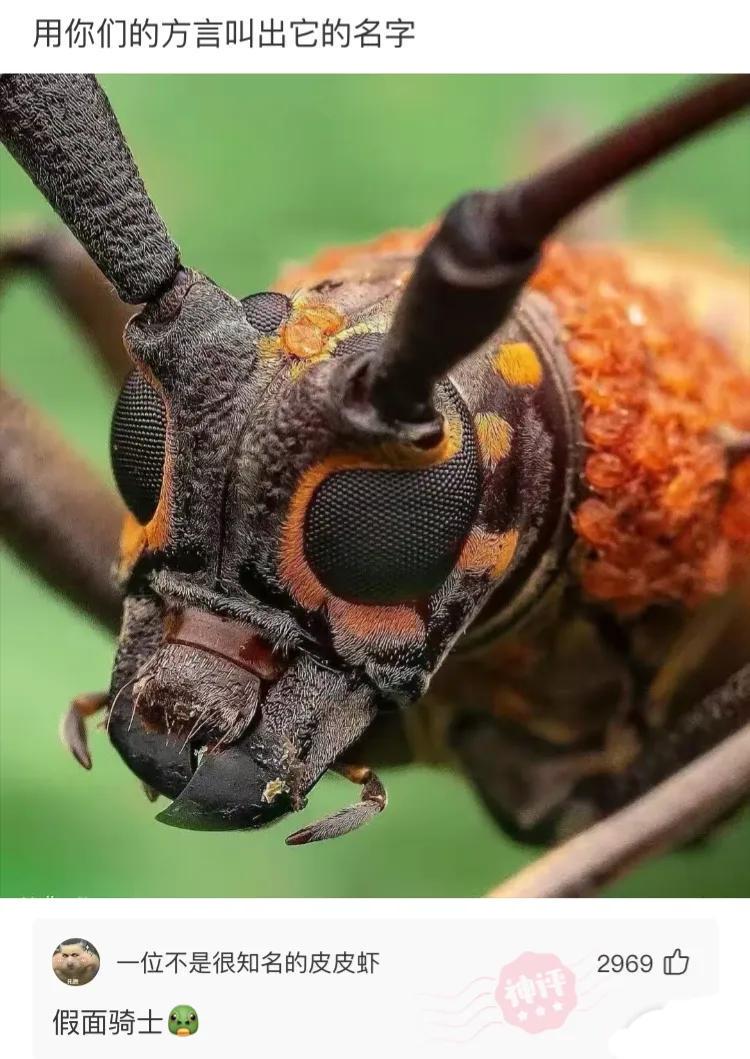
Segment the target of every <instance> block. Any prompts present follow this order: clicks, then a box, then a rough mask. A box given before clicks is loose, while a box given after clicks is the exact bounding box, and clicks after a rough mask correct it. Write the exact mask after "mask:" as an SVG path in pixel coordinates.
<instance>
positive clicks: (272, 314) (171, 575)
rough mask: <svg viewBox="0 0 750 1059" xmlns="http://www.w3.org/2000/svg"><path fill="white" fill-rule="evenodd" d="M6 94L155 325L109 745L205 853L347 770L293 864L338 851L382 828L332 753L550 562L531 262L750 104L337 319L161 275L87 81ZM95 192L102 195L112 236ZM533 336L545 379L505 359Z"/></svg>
mask: <svg viewBox="0 0 750 1059" xmlns="http://www.w3.org/2000/svg"><path fill="white" fill-rule="evenodd" d="M24 85H25V91H29V90H31V91H34V92H37V93H41V94H42V95H44V94H45V93H46V112H47V113H48V114H49V117H50V128H49V129H47V130H44V129H43V130H42V135H41V141H43V143H46V142H49V143H50V144H52V145H53V147H56V148H57V150H56V151H55V150H52V149H51V148H50V151H49V159H50V162H49V165H48V167H47V168H45V158H44V146H42V149H41V154H42V158H41V159H40V158H39V153H40V146H39V144H40V136H39V135H37V138H36V140H35V141H34V144H33V145H32V146H31V147H30V146H29V144H28V143H27V142H26V141H25V140H24V138H23V137H24V135H25V134H24V132H23V129H22V127H21V126H19V129H20V131H17V132H16V133H15V134H14V135H15V139H13V138H12V137H11V142H10V144H9V146H10V147H11V150H13V151H14V153H15V154H16V155H17V157H19V158H20V159H21V161H22V162H23V164H25V165H26V167H27V168H28V169H29V170H30V171H31V172H32V173H33V175H34V178H35V180H36V181H37V183H38V184H39V185H40V187H42V190H43V191H44V192H45V194H47V197H48V198H49V199H50V201H52V203H53V205H54V206H55V208H56V209H57V210H58V212H60V213H61V214H62V216H63V218H64V219H65V220H66V221H67V223H68V224H69V226H70V227H71V228H72V229H73V230H74V232H75V233H76V234H77V235H78V236H79V238H81V239H82V241H83V242H84V245H85V246H86V247H87V249H88V250H89V252H90V253H91V254H92V256H93V257H94V259H95V260H96V261H97V263H98V264H99V265H100V267H101V268H102V270H103V271H104V272H105V274H106V275H107V276H108V277H109V278H110V279H111V280H112V281H113V282H114V283H115V286H116V287H117V289H118V291H119V293H120V294H121V296H122V297H123V298H124V299H125V300H127V301H130V302H132V303H145V305H144V307H143V308H142V310H141V311H140V312H139V313H138V315H136V316H135V317H134V318H133V319H132V320H131V321H130V323H129V324H128V326H127V328H126V333H125V341H126V345H127V348H128V350H129V352H130V355H131V357H132V359H133V362H134V370H133V372H132V373H131V375H130V376H129V377H128V379H127V380H126V382H125V384H124V386H123V389H122V391H121V393H120V396H119V398H118V401H117V405H116V408H115V411H114V416H113V422H112V435H111V438H112V446H111V447H112V463H113V469H114V474H115V478H116V480H117V483H118V486H119V488H120V491H121V493H122V496H123V498H124V500H125V502H126V504H127V506H128V508H129V512H130V514H129V515H128V518H127V521H126V525H125V528H124V531H123V538H122V554H121V560H120V576H121V578H122V582H123V586H124V592H125V603H124V616H123V624H122V631H121V635H120V643H119V649H118V653H117V659H116V663H115V667H114V673H113V680H112V687H111V692H110V697H109V710H108V717H107V727H108V730H109V734H110V738H111V740H112V742H113V743H114V745H115V746H116V748H117V750H118V751H119V753H120V754H121V756H122V757H123V759H124V760H125V761H126V762H127V764H128V765H129V767H130V768H131V769H132V770H133V772H135V773H136V774H137V775H138V776H139V777H140V778H141V780H143V782H144V783H145V784H146V785H147V787H148V788H149V789H152V790H154V791H156V792H159V793H162V794H165V795H167V796H169V797H170V798H172V799H173V801H172V804H171V805H170V806H169V807H168V808H167V809H165V810H164V811H163V812H162V813H161V814H160V817H159V819H161V820H163V821H164V822H167V823H171V824H175V825H177V826H181V827H189V828H195V829H209V830H210V829H236V828H255V827H258V826H261V825H263V824H267V823H269V822H271V821H273V820H275V819H277V818H278V817H280V816H283V815H285V814H286V813H288V812H290V811H292V810H296V809H299V808H301V807H302V806H303V805H304V804H305V801H306V798H307V795H308V793H309V792H310V790H311V788H312V787H313V786H314V785H315V783H316V782H317V781H318V779H319V778H320V777H321V776H322V775H323V774H324V773H325V772H326V770H328V769H330V768H337V769H340V770H341V769H343V770H344V771H345V772H346V774H348V775H349V776H350V777H351V778H353V779H355V780H357V781H359V782H361V783H362V784H363V797H362V800H361V801H360V802H359V803H358V804H357V805H355V806H352V807H350V808H348V809H344V810H342V811H340V812H339V813H336V814H334V815H333V816H331V817H328V818H327V819H326V820H323V821H321V822H320V823H319V824H314V825H312V826H310V827H308V828H306V829H304V830H303V831H301V832H298V833H297V834H296V835H293V836H292V837H291V838H290V839H289V840H288V841H290V842H292V843H297V842H306V841H311V840H316V839H320V838H326V837H332V836H334V835H338V834H343V833H345V832H346V831H349V830H351V829H352V828H353V827H356V826H359V825H360V824H361V823H363V822H365V821H366V820H367V819H369V818H370V817H371V816H372V815H374V814H375V813H376V812H378V811H380V809H382V808H383V806H384V804H385V792H384V790H383V788H382V786H381V785H380V783H379V781H378V780H377V778H376V777H375V776H374V775H373V774H372V773H371V772H370V771H369V770H368V769H365V768H360V769H356V768H353V767H352V766H347V765H345V764H344V763H345V762H346V760H347V751H348V750H349V748H350V747H352V745H353V744H355V743H356V742H357V740H359V739H360V737H361V736H362V735H363V734H364V733H365V731H366V730H367V729H368V727H369V726H370V725H371V724H372V722H373V721H374V719H375V718H376V717H377V715H378V714H379V713H380V712H381V711H385V710H389V709H398V708H401V707H405V706H408V704H410V703H412V702H414V701H415V700H416V699H418V698H419V697H420V696H421V695H422V694H423V693H424V691H425V689H426V688H427V686H428V683H429V680H430V678H431V676H432V674H433V673H434V672H435V670H436V668H437V667H438V666H439V665H440V663H441V661H442V659H443V658H444V656H445V655H446V653H447V652H448V651H449V650H450V648H451V647H452V645H453V644H454V642H455V641H456V639H457V638H458V637H459V636H460V634H461V633H462V631H463V630H464V629H465V628H466V626H467V625H468V624H469V623H470V622H471V620H472V618H473V617H474V616H475V615H476V614H478V612H479V611H480V610H481V609H482V607H483V606H484V604H485V603H486V602H487V601H488V599H489V597H490V596H491V595H492V596H493V606H494V605H495V601H497V600H498V599H500V600H501V601H502V606H503V607H505V609H506V611H507V613H508V614H517V613H518V611H519V608H520V607H521V606H523V605H526V604H528V602H529V601H531V600H532V599H533V598H535V596H536V595H538V594H539V592H540V591H541V589H542V588H543V587H544V585H545V584H546V582H547V580H548V579H549V576H551V574H552V572H553V571H554V566H555V563H556V562H557V561H559V559H560V557H561V555H562V554H563V553H564V550H565V547H566V543H567V538H566V524H567V522H566V516H567V514H568V511H569V507H570V504H571V500H572V494H573V491H574V488H575V481H576V462H575V461H576V450H577V436H576V432H575V409H574V408H573V407H572V403H571V402H572V400H573V398H572V397H571V393H570V387H569V385H568V384H567V380H566V378H565V376H564V367H563V366H562V360H563V359H564V358H560V357H555V356H554V349H553V348H552V346H553V345H554V342H553V340H552V339H551V338H546V339H545V338H544V336H541V337H540V332H539V328H538V327H537V325H536V324H535V322H534V319H533V316H534V310H533V306H531V307H529V306H527V305H526V304H525V302H524V301H523V299H521V300H520V301H519V295H521V293H522V288H523V286H524V284H525V282H526V280H527V279H528V278H529V276H530V275H531V274H532V272H533V271H534V268H535V266H536V263H537V261H538V256H539V253H540V248H541V246H542V243H543V241H544V240H545V239H546V238H547V236H548V235H549V234H550V233H551V232H552V231H553V230H554V229H555V228H556V227H557V225H559V224H560V222H561V221H563V220H565V219H566V218H567V217H568V216H569V215H570V214H571V213H572V212H573V211H575V210H576V209H577V208H578V207H580V206H581V205H583V204H585V203H586V202H588V201H589V200H590V199H591V198H592V197H593V196H595V195H597V194H598V193H600V192H601V191H603V190H605V189H606V188H607V187H609V186H610V185H611V184H612V183H613V182H615V181H616V180H619V179H620V178H622V177H623V176H625V175H627V174H629V173H631V172H633V171H635V170H637V169H639V168H641V167H643V166H644V165H646V164H648V163H649V162H651V161H653V160H654V159H655V158H657V157H658V156H659V155H661V154H663V153H664V152H665V151H667V150H668V149H670V148H672V147H674V146H676V145H678V144H679V143H681V142H683V141H684V140H686V139H687V138H689V137H690V136H692V135H694V134H696V133H697V132H699V131H701V130H703V129H705V128H707V127H708V126H710V125H712V124H714V123H715V122H717V121H720V120H722V119H723V118H726V117H727V116H728V115H730V114H732V113H734V112H735V111H737V110H738V109H739V108H740V107H742V106H744V105H745V104H746V103H747V102H748V101H749V100H750V78H747V77H734V78H725V79H723V80H720V81H711V82H708V83H706V84H704V85H702V86H700V87H699V88H698V89H696V90H694V91H693V92H692V93H690V94H687V95H685V96H683V97H681V98H679V99H676V100H673V101H671V102H669V103H667V104H666V105H665V106H663V107H661V108H659V109H657V110H654V111H652V112H650V113H649V114H646V115H645V116H643V117H641V118H639V119H637V120H636V121H634V122H632V123H631V124H629V125H626V126H624V127H622V128H620V129H617V130H615V131H614V132H613V133H611V134H610V135H608V136H606V137H604V138H603V139H601V140H599V141H598V142H595V143H594V144H592V145H591V146H589V147H586V148H584V149H583V150H581V151H579V152H578V153H576V154H574V155H573V156H572V157H570V158H569V159H568V160H567V161H565V162H563V163H562V164H560V165H558V166H556V167H554V168H552V169H548V170H545V171H543V172H541V173H540V174H538V175H535V176H533V177H531V178H529V179H528V180H526V181H524V182H523V183H520V184H516V185H513V186H512V187H509V188H506V189H504V190H501V191H499V192H486V193H474V194H471V195H468V196H466V197H465V198H463V199H461V200H459V201H458V202H457V203H456V204H454V205H453V206H452V207H451V208H450V210H449V211H448V212H447V214H446V215H445V217H444V219H443V221H442V223H441V224H440V226H439V227H438V229H437V231H436V233H435V234H434V235H433V236H432V237H431V238H430V239H429V241H428V242H427V244H426V246H425V247H424V249H423V250H422V252H421V253H420V255H419V256H418V258H417V259H416V262H415V263H413V270H411V269H412V263H410V266H409V267H410V270H411V271H410V275H409V277H408V279H407V280H406V282H405V285H404V289H403V291H401V290H400V289H399V288H398V285H396V286H394V285H393V284H391V285H390V286H387V285H386V286H385V287H384V286H378V279H377V276H371V277H369V278H368V279H367V280H363V281H362V282H361V283H359V284H356V283H355V284H353V285H351V286H350V287H347V288H345V289H344V288H342V291H341V292H340V293H339V295H337V296H336V295H335V287H334V285H333V284H326V283H325V282H323V283H321V284H319V285H318V286H316V287H312V288H309V289H306V290H305V291H302V292H298V293H297V294H296V296H293V297H292V298H288V297H287V296H286V295H284V294H281V293H275V292H265V293H261V294H257V295H253V296H251V297H249V298H245V299H243V300H242V301H239V300H237V299H235V298H234V297H232V296H231V295H229V294H228V293H226V292H225V291H224V290H222V289H221V288H220V287H218V286H217V285H216V284H214V283H213V282H212V281H211V280H209V279H207V278H206V277H205V276H203V275H201V274H199V273H197V272H194V271H192V270H190V269H185V268H183V267H182V266H181V265H180V264H179V260H178V257H177V252H176V248H175V247H174V244H172V243H171V241H170V240H169V237H168V236H167V234H166V231H165V230H164V228H163V225H162V224H161V221H160V220H159V218H158V215H156V212H155V210H154V209H153V206H152V205H151V203H150V201H149V200H148V198H147V196H146V194H145V191H144V190H143V186H142V184H141V183H140V179H139V178H138V176H137V171H136V170H135V167H134V165H133V163H132V159H131V158H130V156H129V154H128V152H127V148H126V147H125V145H124V143H123V142H122V140H121V138H120V133H119V129H117V126H116V123H115V120H114V118H113V116H112V114H111V111H109V108H108V105H107V103H106V99H105V98H104V96H103V94H102V93H101V90H100V89H99V88H98V86H97V85H96V82H95V81H93V79H90V78H76V77H57V78H45V77H41V78H31V77H27V78H25V81H24ZM29 85H30V86H31V89H29ZM50 85H51V86H52V87H50ZM66 93H67V94H68V95H74V96H77V97H78V99H79V101H80V97H81V95H82V94H83V95H85V96H86V97H87V99H88V104H89V111H90V117H89V118H88V119H86V118H85V117H84V119H81V110H82V108H81V107H80V105H78V106H76V107H65V106H63V107H62V112H61V107H60V104H59V100H60V99H61V98H63V99H64V97H65V95H66ZM37 109H38V108H37ZM42 109H43V110H44V108H42ZM81 121H83V124H82V125H81ZM66 122H67V126H66ZM71 122H72V123H73V125H74V126H75V127H74V128H73V130H72V132H71V131H70V124H71ZM76 123H78V124H76ZM66 128H67V136H68V140H71V139H72V140H74V141H76V138H77V142H78V143H79V144H80V142H81V140H83V141H85V142H86V143H87V144H88V153H89V155H90V154H91V153H92V151H98V152H99V156H100V157H101V158H102V159H103V162H102V163H101V165H100V171H99V175H98V177H94V178H92V177H91V176H90V174H88V175H85V176H84V175H82V167H81V164H80V162H79V161H78V160H76V158H75V157H74V156H73V155H71V152H70V148H69V145H68V147H65V144H63V151H64V154H65V159H64V164H68V161H66V160H69V167H70V173H69V174H68V176H69V179H70V180H71V181H75V180H78V184H79V190H80V184H81V182H82V181H83V182H85V181H88V182H89V184H88V185H87V186H85V187H84V188H83V193H81V194H79V195H78V196H77V197H76V196H70V197H68V198H64V196H63V195H62V194H61V192H60V188H61V186H62V185H63V184H64V181H62V180H59V179H58V180H56V179H54V177H51V176H50V171H51V170H52V168H53V166H52V164H51V159H52V158H53V157H54V167H55V168H57V169H58V170H59V167H60V152H59V148H60V140H61V137H63V139H64V134H65V132H66ZM45 136H46V137H47V140H45V139H44V137H45ZM6 138H7V133H6ZM102 141H103V142H104V143H105V148H104V149H102V146H101V144H102ZM113 143H115V144H116V145H117V146H116V149H115V148H112V146H111V145H112V144H113ZM92 144H93V147H92ZM106 145H109V146H108V147H107V146H106ZM32 149H33V151H34V152H35V154H34V157H33V158H31V156H30V152H31V151H32ZM113 170H114V175H115V176H118V177H119V178H120V179H119V180H114V179H112V177H113ZM92 179H93V180H94V183H95V184H96V183H97V181H98V186H99V189H101V187H102V186H108V187H110V188H118V189H119V190H118V191H117V193H116V194H113V195H110V197H109V200H108V201H109V207H108V209H109V215H108V216H107V218H106V223H104V224H102V223H101V218H100V215H97V214H96V211H95V210H94V209H93V201H94V199H95V198H96V191H97V188H96V187H91V186H89V185H90V184H91V181H92ZM123 187H124V188H125V190H124V191H122V188H123ZM118 196H119V198H118ZM73 200H75V201H73ZM134 202H135V203H136V205H137V207H138V208H137V209H134V208H133V204H134ZM97 217H98V218H99V219H97ZM128 226H130V231H129V232H128ZM519 306H520V308H519ZM514 307H515V308H514ZM530 333H534V334H535V335H536V337H537V339H538V341H537V343H536V344H537V346H538V348H539V349H540V350H541V361H540V359H539V358H538V357H537V356H536V355H534V356H533V357H531V358H529V356H528V353H527V352H522V353H521V352H519V351H522V350H528V349H529V346H528V341H527V340H528V337H529V334H530ZM490 336H493V348H497V345H498V342H499V343H500V347H501V348H502V349H505V350H506V351H508V350H510V352H509V353H508V357H509V358H510V359H509V360H508V362H507V363H506V365H505V368H503V365H502V364H500V365H499V368H498V372H499V374H500V375H501V376H503V380H501V382H502V388H501V392H500V396H499V397H498V401H499V407H500V411H501V413H502V414H501V415H499V416H498V417H497V422H494V423H493V422H492V421H491V420H487V421H486V422H485V423H484V424H483V429H485V430H486V431H488V432H489V433H490V435H492V434H493V431H494V444H495V445H497V446H500V447H503V448H504V451H505V455H507V457H508V458H507V459H505V460H503V467H502V471H501V472H497V469H496V468H494V467H491V468H490V470H491V471H492V486H491V488H490V485H489V483H490V475H489V471H488V468H487V465H486V461H484V462H483V461H482V460H480V453H479V444H478V438H477V427H476V425H475V421H474V419H473V418H472V417H471V416H470V415H469V413H468V411H467V397H468V396H469V395H470V394H471V391H472V385H473V382H472V379H473V372H474V368H475V366H476V364H475V361H473V359H472V357H471V356H470V355H474V356H476V355H477V354H476V352H475V351H477V350H479V349H481V347H482V345H483V343H485V342H486V341H487V340H488V339H489V338H490ZM547 347H549V349H547ZM514 350H515V351H516V352H515V354H514V352H513V351H514ZM545 350H547V353H545ZM547 354H548V355H547ZM514 357H515V359H514ZM466 358H469V359H466ZM519 358H520V359H519ZM498 474H499V476H498Z"/></svg>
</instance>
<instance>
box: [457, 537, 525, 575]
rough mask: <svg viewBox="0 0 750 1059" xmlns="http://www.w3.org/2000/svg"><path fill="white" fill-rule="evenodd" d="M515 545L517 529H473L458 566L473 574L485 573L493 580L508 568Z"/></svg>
mask: <svg viewBox="0 0 750 1059" xmlns="http://www.w3.org/2000/svg"><path fill="white" fill-rule="evenodd" d="M517 547H518V530H508V531H507V532H506V533H488V532H486V531H485V530H481V529H473V530H472V531H471V533H470V534H469V536H468V538H467V540H466V543H465V544H464V546H463V549H462V551H461V555H460V556H459V560H458V567H459V569H460V570H468V571H470V572H471V573H475V574H487V575H488V576H489V577H490V578H492V580H493V581H494V580H495V579H496V578H498V577H502V575H503V574H504V573H505V571H506V570H507V569H508V567H509V566H510V564H511V562H512V561H513V556H514V555H515V554H516V549H517Z"/></svg>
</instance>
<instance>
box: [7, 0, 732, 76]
mask: <svg viewBox="0 0 750 1059" xmlns="http://www.w3.org/2000/svg"><path fill="white" fill-rule="evenodd" d="M749 11H750V8H749V7H748V5H746V4H744V5H743V4H740V3H738V2H737V0H713V2H712V3H711V4H708V5H706V4H690V5H688V4H685V3H682V2H680V0H659V2H654V0H627V2H625V0H620V2H618V0H614V2H610V3H603V2H602V0H565V2H564V3H563V2H560V0H536V2H535V3H519V2H518V0H496V2H494V3H488V2H487V0H462V2H461V3H460V4H438V3H434V2H430V0H351V2H349V3H342V2H341V0H331V3H325V2H324V0H292V2H288V0H273V2H271V0H260V2H257V3H250V4H248V3H237V2H233V0H213V2H212V3H210V4H207V3H205V2H201V0H180V2H179V3H175V2H172V0H158V2H151V3H148V4H145V3H144V4H140V5H139V4H137V3H136V4H133V3H127V4H126V3H122V2H117V0H112V2H110V3H109V4H102V3H95V4H94V3H91V2H87V0H79V2H77V3H76V2H75V0H62V2H61V0H55V2H54V3H52V2H50V0H47V2H42V3H36V2H35V3H31V4H6V5H5V10H4V12H3V15H2V33H1V34H0V68H2V69H5V70H7V71H10V72H30V73H33V72H77V71H94V72H96V73H146V72H149V73H171V72H195V73H199V72H205V73H506V72H507V73H543V72H544V73H659V72H674V73H677V72H679V73H687V72H692V73H720V72H737V71H740V70H746V69H748V66H749V60H748V55H750V49H748V40H750V14H749V13H748V12H749Z"/></svg>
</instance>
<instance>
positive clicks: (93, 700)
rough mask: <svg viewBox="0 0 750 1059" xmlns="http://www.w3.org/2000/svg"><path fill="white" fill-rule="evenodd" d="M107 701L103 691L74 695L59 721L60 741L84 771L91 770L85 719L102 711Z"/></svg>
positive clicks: (107, 698) (107, 697)
mask: <svg viewBox="0 0 750 1059" xmlns="http://www.w3.org/2000/svg"><path fill="white" fill-rule="evenodd" d="M108 700H109V696H108V695H107V693H106V692H105V691H91V692H84V694H83V695H76V697H75V698H74V699H73V701H72V702H71V704H70V706H69V708H68V709H67V711H66V712H65V713H64V714H63V716H62V717H61V719H60V739H61V740H62V742H63V743H64V745H65V746H66V747H67V748H68V750H69V751H70V752H71V754H72V755H73V757H74V758H75V759H76V761H77V762H78V764H79V765H81V766H82V767H83V768H85V769H90V768H91V755H90V754H89V747H88V739H87V738H86V718H87V717H93V715H94V714H95V713H98V712H99V710H103V709H104V707H105V706H106V705H107V702H108Z"/></svg>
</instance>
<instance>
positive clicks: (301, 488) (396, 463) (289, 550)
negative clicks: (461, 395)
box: [279, 414, 462, 610]
mask: <svg viewBox="0 0 750 1059" xmlns="http://www.w3.org/2000/svg"><path fill="white" fill-rule="evenodd" d="M461 440H462V436H461V420H460V419H459V418H458V416H454V415H453V414H451V415H450V416H449V417H448V418H447V419H446V421H445V423H444V430H443V437H442V439H441V440H440V441H439V442H438V444H437V445H435V446H433V448H431V449H421V448H419V447H418V446H416V445H397V444H385V445H378V446H375V447H374V448H372V449H366V450H364V451H362V452H342V453H336V454H334V455H332V456H327V457H326V458H325V459H324V460H321V461H320V462H319V463H315V464H313V466H312V467H309V468H308V469H307V470H306V471H305V472H304V474H303V475H302V477H301V478H300V482H299V484H298V486H297V489H296V490H295V492H294V494H293V496H292V499H291V501H290V504H289V510H288V512H287V516H286V520H285V522H284V527H283V530H282V535H281V544H280V549H279V572H280V574H281V576H282V578H283V580H284V582H285V584H286V585H287V586H288V587H289V590H290V591H291V593H292V595H293V596H294V597H295V599H296V600H297V601H298V602H299V603H301V604H302V606H303V607H307V608H308V609H309V610H317V609H318V608H320V607H321V606H322V605H323V603H324V602H325V601H326V600H327V599H328V598H329V597H330V593H329V592H328V590H327V589H326V588H324V586H323V585H322V584H321V583H320V581H319V580H318V578H317V577H316V576H315V574H314V573H313V571H312V570H311V569H310V566H309V565H308V562H307V559H306V558H305V545H304V535H305V516H306V514H307V509H308V507H309V505H310V502H311V500H312V498H313V496H314V495H315V492H316V490H317V489H318V487H319V486H320V485H321V484H322V483H323V482H324V481H325V479H326V478H328V476H329V475H331V474H334V473H335V472H336V471H350V470H416V469H418V468H421V467H431V466H434V465H435V464H438V463H443V462H445V460H448V459H450V458H451V457H452V456H455V454H456V453H457V452H458V450H459V448H460V447H461Z"/></svg>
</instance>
